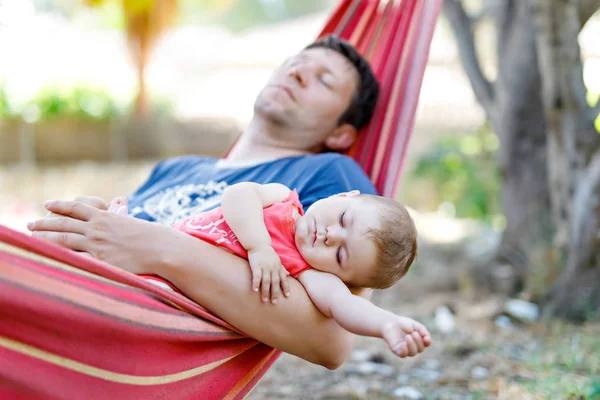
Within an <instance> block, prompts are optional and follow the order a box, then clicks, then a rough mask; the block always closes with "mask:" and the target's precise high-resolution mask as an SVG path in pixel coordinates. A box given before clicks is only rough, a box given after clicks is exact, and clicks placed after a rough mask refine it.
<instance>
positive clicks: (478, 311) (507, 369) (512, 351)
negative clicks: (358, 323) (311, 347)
mask: <svg viewBox="0 0 600 400" xmlns="http://www.w3.org/2000/svg"><path fill="white" fill-rule="evenodd" d="M404 283H405V284H406V285H405V286H404V287H403V286H401V285H398V287H396V288H393V289H390V290H388V291H387V292H384V293H377V295H376V297H375V302H376V303H377V304H379V305H381V306H383V307H385V308H387V309H388V310H391V311H394V312H397V313H399V314H404V315H409V316H411V317H414V318H416V319H418V320H420V321H422V322H423V323H425V324H426V325H427V327H428V329H429V330H430V331H431V332H432V335H433V340H434V341H433V344H432V346H431V347H430V348H428V349H427V350H426V351H425V352H424V353H423V354H421V355H419V356H417V357H415V358H412V359H399V358H396V357H394V356H393V355H392V354H391V353H390V352H388V351H387V349H386V347H385V343H383V341H380V340H376V339H371V338H362V337H361V338H358V341H357V345H356V348H355V350H354V352H353V353H352V356H351V357H350V360H349V361H347V362H346V364H345V365H343V366H342V367H341V368H339V369H338V370H335V371H329V370H327V369H325V368H322V367H319V366H315V365H312V364H310V363H308V362H305V361H303V360H301V359H299V358H297V357H294V356H291V355H288V354H284V355H282V356H281V358H280V359H279V360H278V361H277V362H276V363H275V365H274V366H273V368H272V369H271V371H269V372H268V373H267V374H266V376H265V377H264V378H263V380H262V381H261V383H259V385H258V386H257V387H256V388H255V389H254V391H253V392H252V394H251V395H250V396H249V399H251V400H263V399H264V400H267V399H273V400H274V399H298V400H300V399H306V400H309V399H331V400H333V399H340V400H341V399H402V398H406V399H448V400H462V399H473V400H475V399H507V400H521V399H522V400H527V399H536V400H537V399H553V400H554V399H573V400H574V399H592V398H596V396H593V392H594V390H595V393H596V395H597V398H600V324H589V325H586V326H573V325H568V324H564V323H561V322H553V323H550V324H542V323H535V324H532V325H523V324H519V323H517V322H514V321H513V322H511V325H510V326H509V327H499V326H497V325H496V323H495V317H496V316H497V315H498V314H500V311H501V309H502V304H503V302H504V300H505V298H503V297H502V296H495V295H492V294H487V295H486V294H483V295H465V294H461V293H460V292H457V291H447V292H432V291H429V290H428V285H427V284H425V283H423V282H420V283H419V282H414V281H413V282H408V281H407V282H404ZM409 286H410V287H411V289H412V290H411V291H410V293H406V292H405V291H404V290H403V289H405V288H407V287H409ZM442 305H451V308H452V309H453V310H454V311H456V329H455V330H454V331H453V332H451V333H442V332H440V330H439V329H438V327H437V326H436V322H435V318H434V315H435V310H436V309H437V308H438V307H440V306H442Z"/></svg>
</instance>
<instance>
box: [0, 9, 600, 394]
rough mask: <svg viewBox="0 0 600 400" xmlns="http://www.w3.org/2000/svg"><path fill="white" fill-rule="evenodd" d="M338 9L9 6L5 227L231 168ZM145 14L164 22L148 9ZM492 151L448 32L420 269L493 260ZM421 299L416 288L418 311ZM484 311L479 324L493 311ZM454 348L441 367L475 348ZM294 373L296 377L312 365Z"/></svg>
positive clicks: (413, 151) (424, 95) (593, 62)
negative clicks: (264, 110) (227, 164)
mask: <svg viewBox="0 0 600 400" xmlns="http://www.w3.org/2000/svg"><path fill="white" fill-rule="evenodd" d="M126 3H127V2H126ZM336 3H337V2H336V1H333V0H302V1H299V0H221V1H218V0H212V1H211V0H179V1H175V0H163V1H158V2H151V1H147V0H140V1H138V2H129V4H134V6H130V7H129V8H127V7H123V4H124V3H123V2H122V1H115V0H35V1H33V0H0V223H2V224H5V225H8V226H10V227H13V228H15V229H18V230H23V231H24V230H25V223H26V222H27V221H29V220H32V219H35V218H38V217H40V216H42V215H43V213H44V210H43V208H42V207H41V204H42V203H43V201H44V200H47V199H52V198H73V197H75V196H78V195H97V196H101V197H104V198H107V199H110V198H112V197H114V196H117V195H125V194H128V193H130V192H131V191H133V190H134V189H135V188H136V187H137V186H138V185H140V184H141V183H142V182H143V180H144V178H145V177H146V176H147V174H148V172H149V170H150V168H151V167H152V165H153V164H154V163H155V162H156V161H157V160H159V159H161V158H165V157H169V156H176V155H180V154H186V153H200V154H207V155H211V156H220V155H222V154H223V153H224V152H225V151H226V150H227V148H228V147H229V146H230V144H231V143H232V141H233V140H234V138H235V137H236V135H237V134H239V132H240V131H241V129H242V127H243V126H244V124H246V123H247V122H248V121H249V119H250V118H251V116H252V109H253V107H252V106H253V102H254V99H255V97H256V95H257V93H258V92H259V90H260V89H261V87H262V86H263V84H264V83H265V81H266V80H267V78H268V76H269V74H270V72H271V71H272V70H273V69H274V68H275V67H276V66H278V65H279V63H280V62H282V61H283V60H284V59H285V58H286V57H287V56H289V55H291V54H293V53H295V52H297V51H298V50H300V49H301V48H302V47H303V46H305V45H306V44H308V43H309V42H310V41H311V40H312V39H314V38H315V36H316V34H317V33H318V31H319V30H320V28H321V27H322V25H323V23H324V22H325V20H326V18H327V16H328V15H329V13H330V12H331V11H332V9H333V7H335V4H336ZM149 4H159V5H160V7H159V6H155V7H156V9H152V10H150V11H148V9H144V7H146V8H147V7H150V6H148V5H149ZM144 12H145V13H146V14H145V15H146V16H147V17H148V20H144V19H143V18H141V17H140V15H141V14H140V13H144ZM492 36H493V29H492V28H490V27H485V26H484V27H483V33H482V34H480V35H478V36H477V39H478V40H479V41H481V43H479V45H480V46H479V47H480V51H481V56H482V59H483V65H484V69H485V70H486V73H487V74H489V75H490V76H494V75H495V73H496V71H494V65H495V60H494V59H493V58H494V57H495V53H494V51H493V50H492V49H491V47H492V46H488V45H487V44H488V43H489V42H491V40H492ZM598 38H600V17H599V16H598V15H596V17H594V19H592V21H591V22H590V23H588V24H587V26H586V28H585V29H584V31H583V32H582V33H581V35H580V45H581V47H582V51H583V59H584V77H585V83H586V86H587V88H588V90H589V98H590V102H592V101H594V99H596V98H598V96H599V95H600V40H598ZM486 49H487V50H486ZM142 77H143V79H142ZM599 128H600V125H599ZM498 145H499V143H498V140H497V138H496V136H495V135H494V132H493V131H492V129H491V127H490V126H489V125H488V124H486V123H485V116H484V113H483V111H482V109H481V108H480V106H479V105H478V104H477V102H476V100H475V98H474V96H473V92H472V89H471V86H470V85H469V82H468V80H467V78H466V76H465V74H464V72H463V70H462V68H461V65H460V62H459V58H458V54H457V49H456V44H455V40H454V38H453V37H452V35H451V33H450V29H449V27H448V24H447V22H446V21H445V20H444V19H440V20H439V21H438V26H437V28H436V31H435V35H434V39H433V43H432V47H431V52H430V57H429V62H428V64H427V69H426V71H425V77H424V81H423V87H422V91H421V97H420V104H419V109H418V114H417V119H416V127H415V133H414V134H413V137H412V141H411V144H410V147H409V153H408V156H407V157H408V159H407V162H406V163H405V170H404V172H403V177H402V184H401V187H400V191H399V193H398V199H399V200H401V201H403V202H405V203H406V204H407V205H408V206H409V207H410V208H411V209H412V210H414V215H415V217H416V220H417V223H418V226H419V232H420V234H421V236H422V239H423V241H424V243H430V244H437V245H439V246H442V247H438V248H436V249H437V250H435V251H434V252H432V253H428V251H427V249H426V248H425V250H424V251H423V252H422V254H421V255H420V259H419V260H420V261H419V263H420V265H424V264H428V265H430V266H431V265H433V266H434V267H436V268H437V267H440V266H442V267H446V266H447V265H459V264H460V265H466V266H469V265H471V264H473V263H477V262H481V260H483V259H485V257H486V256H487V255H489V254H492V253H493V252H494V249H495V248H496V246H497V245H498V241H499V238H500V232H501V231H502V229H503V228H504V226H505V219H504V216H503V214H502V208H501V204H500V185H501V180H500V171H499V169H498V162H497V155H496V150H497V149H498ZM439 249H441V250H439ZM417 275H418V273H417ZM463 275H464V274H463V273H462V272H460V271H458V272H457V270H454V271H453V272H452V273H442V274H436V278H431V277H428V278H427V279H428V280H431V281H434V284H433V286H435V285H438V286H439V287H440V288H443V289H444V290H445V289H447V286H448V285H450V286H452V288H453V289H456V287H457V286H460V288H461V289H464V288H467V289H468V287H471V286H472V285H473V284H474V283H473V282H472V281H470V280H468V279H463ZM449 276H451V278H449ZM445 279H448V280H450V281H451V282H450V283H448V282H445V281H444V280H445ZM444 285H446V286H444ZM430 286H431V285H430ZM407 289H409V288H408V287H407ZM407 291H408V292H410V290H407ZM420 295H421V293H419V292H418V290H417V289H416V287H415V290H414V291H413V293H412V296H413V299H414V298H418V296H420ZM386 299H387V300H386ZM488 300H489V299H488ZM381 301H382V302H383V304H385V302H386V301H388V303H389V302H392V301H393V300H392V299H388V298H381ZM419 303H421V302H419ZM441 303H444V304H445V303H447V300H440V299H439V298H436V297H435V296H433V297H428V298H427V299H423V304H425V305H423V304H421V305H422V307H423V308H421V309H419V308H418V306H415V308H414V310H415V313H417V314H418V313H419V312H421V311H422V312H424V313H428V315H431V312H430V310H433V309H437V310H438V311H439V308H437V307H438V306H439V305H440V304H441ZM492 303H493V304H495V303H494V302H493V301H492ZM390 304H391V303H390ZM394 304H395V303H394ZM482 304H483V306H482V307H483V308H484V310H483V311H481V309H480V312H484V313H485V312H486V311H485V310H486V309H485V305H486V304H487V305H488V306H489V307H491V308H493V307H494V306H493V304H492V305H491V306H490V304H491V303H489V302H488V303H485V302H482ZM489 307H488V308H489ZM419 310H421V311H419ZM423 310H425V311H423ZM488 311H489V310H488ZM474 312H475V311H474ZM440 318H442V317H440ZM496 323H497V324H502V322H501V321H500V322H498V321H496ZM485 334H486V332H485V331H484V332H480V336H481V335H483V336H485ZM483 336H482V337H483ZM369 343H370V342H369ZM448 343H450V344H448ZM448 343H446V344H445V345H444V346H443V347H442V348H441V349H439V352H438V353H435V354H439V353H443V352H445V351H457V352H460V351H462V350H460V349H457V348H455V347H457V346H461V345H465V346H467V344H464V343H463V344H461V342H460V340H459V339H456V341H454V342H452V341H450V342H448ZM446 345H447V346H450V348H451V350H448V348H447V346H446ZM369 346H370V345H369ZM369 346H366V347H369ZM452 346H455V347H452ZM565 346H567V345H565ZM570 346H575V345H574V344H572V343H571V344H570ZM577 346H579V345H577ZM567 347H568V346H567ZM573 349H575V347H571V350H572V351H574V352H576V353H577V352H581V351H583V350H581V348H580V347H577V348H576V349H575V350H573ZM463 350H464V349H463ZM360 351H363V353H360ZM360 351H359V352H358V353H356V354H354V355H353V357H354V361H355V362H356V363H359V364H358V365H362V364H360V362H361V357H363V358H365V357H366V358H365V360H366V359H367V358H368V356H365V355H364V354H365V353H364V350H360ZM464 351H469V350H468V349H467V350H464ZM598 351H599V352H600V350H598ZM361 354H362V356H361ZM570 354H575V353H570ZM577 354H579V353H577ZM596 354H599V353H598V352H597V353H596ZM286 360H287V361H286V362H288V363H292V364H289V365H293V368H292V370H293V369H294V368H303V366H304V365H305V364H306V363H304V364H297V360H296V361H290V360H291V357H290V358H289V359H286ZM440 360H441V361H440ZM363 361H364V360H363ZM436 362H437V363H438V364H435V363H436ZM294 363H295V364H294ZM282 365H284V364H277V367H276V368H275V371H276V372H275V373H274V374H270V375H267V377H266V378H265V383H264V384H263V385H262V386H260V385H259V387H258V388H257V389H256V391H257V392H258V394H255V396H256V397H255V398H256V399H259V398H262V397H261V396H262V395H261V394H260V393H262V394H263V395H265V396H266V394H268V393H270V394H271V395H273V393H276V395H273V396H275V397H273V398H277V396H280V397H279V398H285V397H287V396H291V395H290V394H289V393H288V394H286V392H285V391H282V392H277V391H276V390H275V389H272V388H273V387H274V386H278V385H279V387H291V389H289V390H288V389H286V390H288V392H289V391H292V392H293V391H294V390H297V389H296V388H295V386H293V384H292V383H289V382H287V381H285V380H284V378H281V377H279V376H278V375H277V374H278V373H280V372H281V373H286V371H289V368H291V367H286V366H282ZM405 365H406V364H405ZM410 365H413V364H410ZM434 365H437V369H440V368H445V367H446V366H445V361H444V359H443V357H442V356H438V359H437V360H436V359H433V360H432V359H430V360H429V367H431V368H429V367H423V368H425V369H424V370H436V368H434V367H433V366H434ZM482 365H483V364H482ZM595 365H596V367H595V368H596V371H598V370H600V366H599V365H598V364H595ZM441 366H442V367H441ZM471 367H472V368H475V367H477V365H475V366H471ZM479 367H481V368H483V370H484V372H482V370H481V369H479V370H476V369H471V370H470V372H469V373H470V374H471V375H473V374H474V373H475V372H473V371H479V372H478V373H480V374H484V373H485V374H487V372H485V371H487V370H488V369H490V370H491V368H492V367H487V366H486V367H485V368H484V367H483V366H481V365H479ZM373 368H374V367H373ZM448 368H451V366H448ZM486 368H487V369H486ZM308 371H309V372H307V374H308V376H312V375H310V374H312V373H314V372H313V371H314V370H308ZM318 371H319V373H321V370H318ZM294 372H297V370H294ZM355 372H356V371H355ZM363 372H364V371H363ZM363 372H360V371H359V372H356V374H355V375H357V376H359V377H360V376H362V377H366V378H365V379H367V378H368V376H369V374H371V373H375V374H380V375H381V374H383V375H385V374H387V373H388V372H389V369H388V370H387V372H386V370H385V368H384V369H383V370H376V371H374V372H373V371H371V372H368V371H367V372H365V373H363ZM471 375H469V379H471V378H472V376H471ZM400 376H402V375H400ZM400 376H399V377H398V378H397V379H398V385H403V384H406V383H407V382H408V380H409V378H407V377H406V376H407V375H406V374H404V376H405V378H402V379H404V380H406V381H407V382H401V380H402V379H401V378H400ZM486 376H487V375H486ZM369 379H370V378H369ZM423 379H425V378H423ZM282 382H283V383H282ZM599 382H600V380H599ZM269 385H271V386H269ZM286 385H288V386H286ZM357 385H358V383H357ZM350 386H352V385H350ZM261 388H263V389H261ZM264 388H267V389H264ZM261 390H262V392H261ZM269 390H271V392H269ZM273 390H275V391H273ZM282 390H283V389H282ZM349 390H350V389H349ZM357 390H358V389H357ZM361 390H362V389H361ZM292 392H290V393H292ZM277 393H279V394H277ZM360 393H362V392H360ZM365 393H366V392H365ZM338 394H339V393H338ZM340 396H342V395H341V394H340ZM265 398H266V397H265ZM332 398H343V397H332ZM344 398H345V397H344ZM352 398H362V397H352ZM367 398H368V396H367ZM448 398H450V397H448ZM457 398H463V397H457ZM513 398H515V399H517V397H513Z"/></svg>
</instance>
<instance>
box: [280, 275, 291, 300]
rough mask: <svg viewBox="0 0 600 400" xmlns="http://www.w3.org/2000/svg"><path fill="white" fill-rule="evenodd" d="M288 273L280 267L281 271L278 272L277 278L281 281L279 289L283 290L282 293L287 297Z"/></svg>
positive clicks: (288, 287)
mask: <svg viewBox="0 0 600 400" xmlns="http://www.w3.org/2000/svg"><path fill="white" fill-rule="evenodd" d="M288 275H289V272H287V271H286V270H285V269H282V270H281V272H279V280H280V281H281V290H283V295H284V296H285V297H289V295H290V284H289V282H288V279H287V278H288Z"/></svg>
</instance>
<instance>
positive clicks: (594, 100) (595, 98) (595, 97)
mask: <svg viewBox="0 0 600 400" xmlns="http://www.w3.org/2000/svg"><path fill="white" fill-rule="evenodd" d="M587 100H588V104H589V105H590V106H591V107H595V106H596V104H598V102H600V93H594V92H591V91H588V93H587ZM596 130H597V131H598V132H599V133H600V115H598V117H597V118H596Z"/></svg>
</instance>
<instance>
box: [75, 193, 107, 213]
mask: <svg viewBox="0 0 600 400" xmlns="http://www.w3.org/2000/svg"><path fill="white" fill-rule="evenodd" d="M75 201H78V202H80V203H83V204H87V205H88V206H92V207H94V208H98V209H100V210H108V202H107V201H106V200H104V199H103V198H101V197H97V196H79V197H76V198H75Z"/></svg>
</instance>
